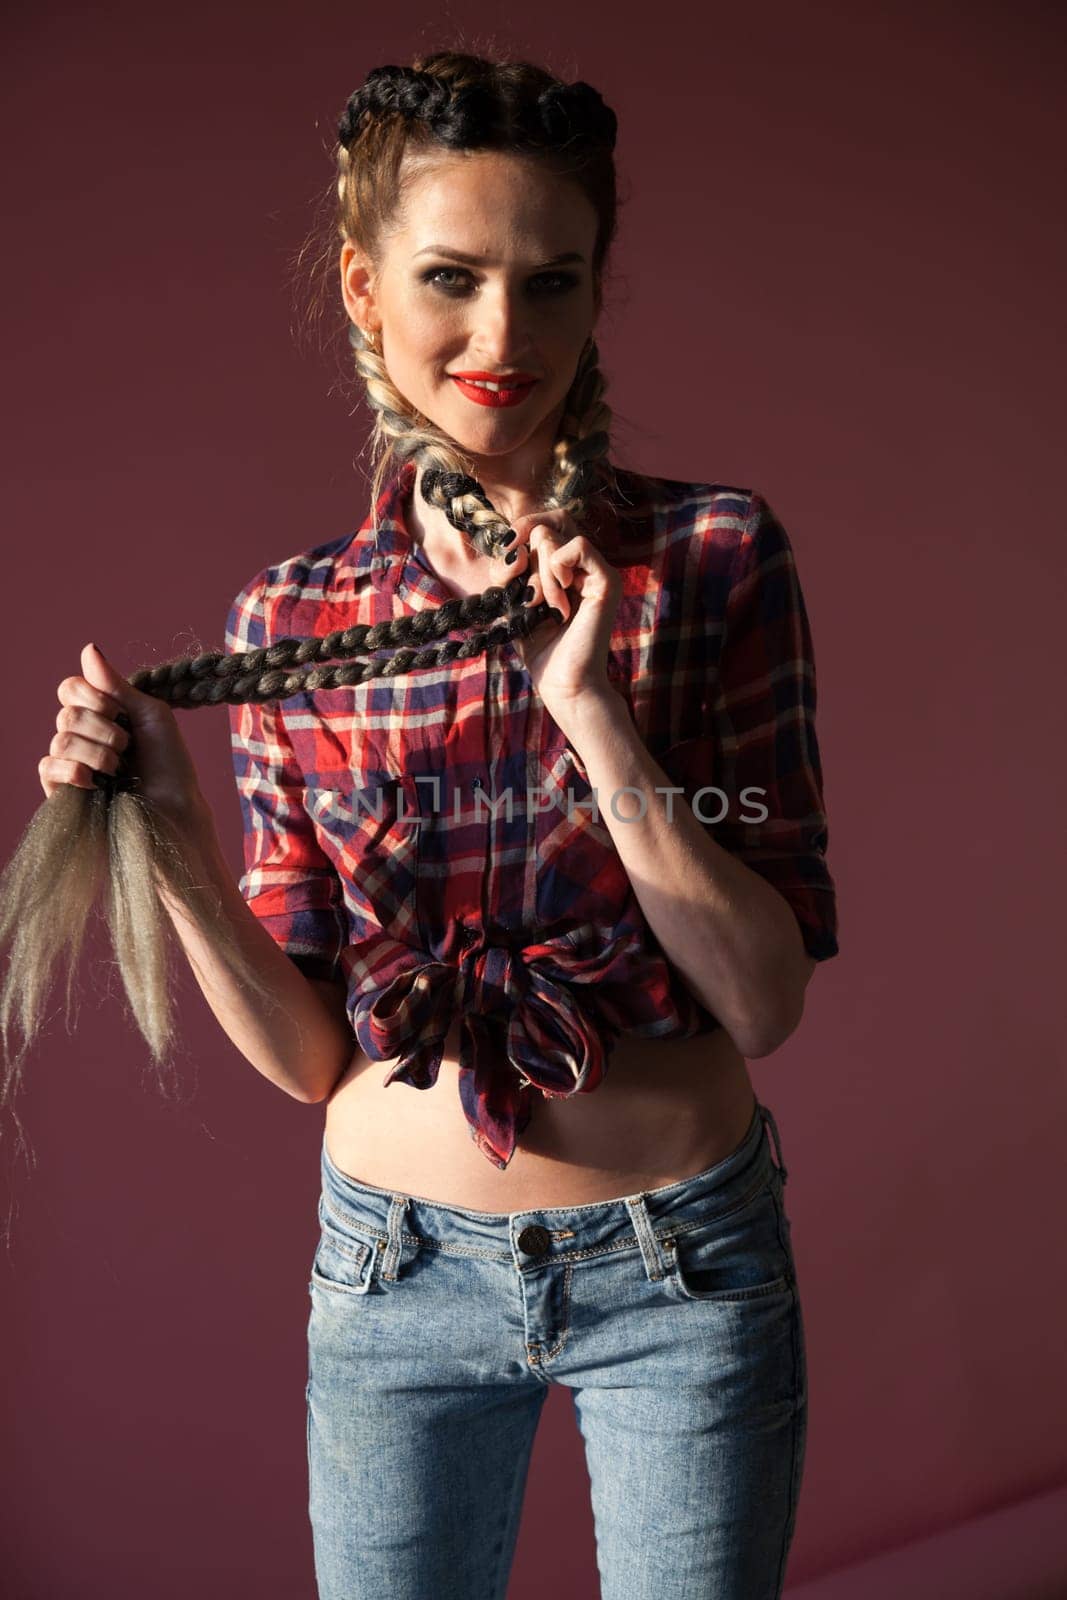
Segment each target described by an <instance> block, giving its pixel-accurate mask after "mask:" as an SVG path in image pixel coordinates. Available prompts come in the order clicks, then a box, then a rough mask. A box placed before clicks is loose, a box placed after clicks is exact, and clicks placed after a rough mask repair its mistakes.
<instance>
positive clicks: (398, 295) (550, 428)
mask: <svg viewBox="0 0 1067 1600" xmlns="http://www.w3.org/2000/svg"><path fill="white" fill-rule="evenodd" d="M596 229H597V217H596V212H595V211H594V209H593V207H592V206H591V204H590V203H589V201H588V200H587V199H586V198H585V196H584V195H583V194H582V192H581V191H580V189H578V188H577V186H576V185H574V184H572V183H570V182H567V181H566V180H564V179H561V178H559V177H557V176H556V175H554V174H552V173H549V172H546V171H545V170H544V169H543V168H541V167H539V166H538V165H537V164H536V162H534V161H529V160H524V159H522V158H520V157H515V156H510V155H502V154H500V153H499V152H497V151H477V152H475V153H473V154H470V155H463V156H459V155H456V156H447V157H445V158H442V160H441V161H440V162H439V163H435V165H434V167H433V168H432V169H431V170H429V171H427V172H425V173H423V174H421V176H419V177H418V178H415V179H414V180H412V182H411V186H410V188H409V190H408V194H407V200H406V204H405V208H404V224H403V227H402V228H401V230H400V231H399V232H397V233H394V234H392V235H391V236H390V237H389V238H388V239H387V240H386V241H385V242H384V244H385V256H384V259H383V262H382V267H381V273H380V277H379V280H378V282H377V283H376V284H374V283H373V282H372V281H371V277H370V273H369V271H368V268H367V265H366V263H365V261H364V260H363V259H362V258H360V257H359V256H358V255H357V253H356V251H355V249H354V247H353V246H352V245H350V244H345V245H344V246H343V248H342V251H341V281H342V293H343V295H344V301H345V307H346V310H347V311H348V314H349V316H350V317H351V319H352V320H353V321H354V322H356V323H358V324H359V325H360V326H361V327H363V328H365V329H377V330H380V334H381V349H382V354H383V357H384V360H385V365H386V368H387V370H388V373H389V376H390V378H391V379H392V381H393V383H394V384H395V386H396V388H397V389H399V391H400V393H401V394H402V395H403V396H404V397H405V399H406V400H408V401H409V403H410V404H411V405H412V406H414V407H416V408H417V409H418V410H419V411H421V412H422V413H423V415H424V416H426V417H428V418H429V419H430V421H431V422H433V423H435V424H436V426H437V427H438V428H440V429H441V430H442V431H443V432H445V433H447V434H448V435H449V437H450V438H452V439H454V440H455V441H456V443H457V444H458V445H459V446H460V448H461V449H462V450H464V451H466V452H467V453H469V454H470V455H471V456H473V457H475V458H476V460H480V461H484V462H485V464H486V469H487V470H486V477H487V478H491V479H492V480H493V481H496V482H500V483H505V482H511V483H526V482H531V481H534V480H535V479H536V478H537V477H538V476H539V475H540V474H541V473H542V472H543V471H544V470H545V467H546V466H547V464H548V461H549V459H550V456H551V451H552V445H553V442H554V441H555V438H556V436H557V433H558V430H559V422H560V418H561V416H562V412H563V401H564V399H565V397H566V394H567V391H568V390H569V389H570V386H571V384H572V383H573V381H574V375H575V371H576V369H577V365H578V360H579V357H580V356H581V353H582V349H583V347H584V345H585V342H586V339H587V338H588V337H589V335H590V333H591V332H592V331H593V327H594V324H595V322H596V314H597V309H598V307H597V304H596V295H595V286H594V283H593V274H592V265H591V263H592V255H593V246H594V243H595V240H596ZM459 254H462V255H464V256H467V257H473V258H476V259H475V260H466V261H461V260H459V259H458V255H459ZM563 256H565V257H567V258H568V259H566V260H559V259H558V258H560V257H563ZM472 372H477V373H486V374H499V375H501V377H503V376H504V375H508V374H514V373H522V374H524V375H526V376H527V377H531V378H534V379H536V381H535V382H534V383H533V384H532V385H530V386H529V387H526V388H524V389H521V390H520V391H519V396H518V398H517V399H516V401H515V403H514V404H507V405H500V404H480V403H479V402H478V400H476V399H474V398H472V397H471V396H470V395H469V394H468V393H466V392H464V390H463V389H462V388H461V387H460V386H459V384H457V382H456V379H455V377H454V376H453V375H454V374H456V373H472ZM481 392H482V393H483V394H484V392H485V391H481Z"/></svg>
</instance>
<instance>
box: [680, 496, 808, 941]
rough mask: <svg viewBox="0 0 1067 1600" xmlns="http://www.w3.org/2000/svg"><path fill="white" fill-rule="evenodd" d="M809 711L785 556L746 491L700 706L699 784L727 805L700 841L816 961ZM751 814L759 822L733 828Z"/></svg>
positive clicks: (787, 549)
mask: <svg viewBox="0 0 1067 1600" xmlns="http://www.w3.org/2000/svg"><path fill="white" fill-rule="evenodd" d="M815 705H816V688H815V654H814V648H813V645H812V638H811V629H810V626H809V622H808V614H807V610H806V607H805V604H804V597H803V594H802V592H801V587H800V580H799V578H798V576H797V568H796V561H795V559H794V556H793V550H792V547H791V545H790V542H789V538H788V536H787V534H786V531H785V529H784V528H783V527H782V524H781V523H780V522H779V520H778V518H777V517H776V516H775V514H774V512H773V511H772V509H771V507H770V505H769V504H768V503H767V501H766V500H765V499H764V498H763V497H762V496H761V495H759V494H755V493H754V494H753V495H752V497H751V500H750V504H749V508H748V512H747V514H746V516H745V522H744V527H743V530H742V535H741V539H740V542H739V545H738V549H737V552H736V556H735V560H734V566H733V572H732V576H731V584H730V590H729V596H728V600H727V605H726V613H725V620H724V628H723V637H722V643H721V647H720V655H719V672H718V680H717V685H716V687H715V689H714V692H713V693H712V695H711V696H710V697H709V702H708V712H709V717H710V731H711V735H712V745H713V750H712V751H711V752H710V754H711V756H712V765H713V767H714V771H715V776H714V777H709V779H708V781H709V782H710V783H713V784H714V785H715V786H716V787H717V788H718V789H719V790H721V791H722V793H723V795H724V796H725V798H726V800H727V801H728V809H727V810H726V813H725V815H724V817H723V819H722V820H721V821H719V822H717V823H715V824H714V825H713V827H712V829H711V831H712V834H713V836H714V838H715V839H716V841H717V842H718V843H719V844H721V845H722V846H723V848H724V849H727V850H729V851H730V852H731V854H733V855H736V856H737V857H738V858H739V859H740V860H742V861H743V862H744V863H745V865H746V866H748V867H751V869H752V870H753V871H754V872H758V873H759V874H760V875H761V877H763V878H765V879H766V880H767V882H768V883H770V884H772V885H773V886H774V888H776V889H777V890H778V892H779V893H780V894H781V895H783V896H784V898H785V899H786V900H787V901H788V902H789V904H790V906H792V908H793V911H794V913H795V915H796V918H797V921H798V923H799V925H800V930H801V933H802V936H803V939H804V946H805V948H806V950H807V952H808V954H809V955H810V956H812V957H813V958H814V959H815V960H816V961H825V960H828V959H829V958H830V957H831V956H834V955H836V954H837V953H838V943H837V896H836V890H835V885H834V880H833V878H832V876H831V874H830V871H829V868H828V866H827V864H826V851H827V846H828V844H829V827H828V823H827V817H826V809H825V804H824V799H823V774H822V764H821V761H820V756H819V744H818V740H817V738H816V734H815ZM746 790H748V791H751V792H750V793H749V794H748V795H746ZM722 804H723V801H722V800H719V798H718V796H714V797H705V799H704V800H703V801H702V802H701V805H702V809H704V808H706V812H705V814H707V812H710V813H711V814H712V815H714V814H715V812H716V811H717V810H718V809H720V808H721V806H722ZM760 807H765V808H766V812H767V815H766V818H765V820H762V821H760V820H744V819H747V818H754V817H757V816H758V815H759V814H760V810H759V808H760Z"/></svg>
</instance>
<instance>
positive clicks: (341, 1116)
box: [326, 1015, 755, 1212]
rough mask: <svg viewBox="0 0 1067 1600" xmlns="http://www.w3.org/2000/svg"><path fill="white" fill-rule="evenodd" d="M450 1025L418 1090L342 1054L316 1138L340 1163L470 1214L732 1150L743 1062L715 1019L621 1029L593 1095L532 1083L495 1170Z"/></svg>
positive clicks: (529, 1203)
mask: <svg viewBox="0 0 1067 1600" xmlns="http://www.w3.org/2000/svg"><path fill="white" fill-rule="evenodd" d="M460 1021H461V1019H460V1017H459V1016H458V1015H457V1016H456V1018H455V1019H454V1021H453V1024H452V1027H451V1028H450V1030H449V1033H448V1037H447V1038H446V1040H445V1048H444V1055H443V1058H442V1061H441V1067H440V1071H439V1072H438V1075H437V1082H436V1083H435V1084H434V1085H433V1087H432V1088H430V1089H415V1088H412V1087H411V1085H410V1084H406V1083H403V1082H395V1083H391V1084H389V1085H386V1084H385V1082H384V1079H385V1077H386V1075H387V1074H388V1072H389V1068H390V1067H391V1066H393V1065H394V1062H395V1058H394V1061H389V1062H386V1061H371V1060H370V1059H369V1058H368V1057H367V1056H366V1055H364V1054H363V1052H362V1051H358V1052H357V1054H356V1055H355V1056H354V1057H353V1059H352V1062H351V1064H350V1065H349V1067H348V1069H347V1071H346V1072H345V1073H344V1075H343V1077H342V1078H341V1079H340V1080H339V1081H338V1083H337V1086H336V1087H335V1089H334V1090H333V1092H332V1094H331V1095H330V1097H329V1099H328V1101H327V1102H326V1148H327V1150H328V1151H329V1155H330V1159H331V1161H332V1162H333V1163H334V1165H335V1166H336V1167H339V1168H340V1170H341V1171H342V1172H345V1173H347V1174H348V1175H349V1176H350V1177H352V1178H355V1179H356V1181H357V1182H360V1183H369V1184H373V1185H374V1187H375V1188H379V1189H389V1190H391V1191H393V1192H394V1193H402V1194H407V1195H412V1196H414V1197H416V1198H421V1199H423V1200H436V1201H438V1202H439V1203H440V1204H442V1205H453V1206H461V1207H463V1208H464V1209H465V1210H468V1211H494V1212H503V1211H520V1210H527V1209H541V1208H545V1207H549V1206H568V1205H587V1204H592V1203H595V1202H597V1201H603V1200H616V1199H619V1198H621V1197H622V1196H624V1195H631V1194H637V1193H638V1192H640V1191H641V1190H645V1189H656V1188H661V1187H662V1186H663V1185H664V1184H668V1183H677V1182H679V1181H680V1180H681V1179H683V1178H688V1177H692V1176H693V1175H694V1174H696V1173H698V1172H703V1171H704V1170H705V1168H707V1167H710V1166H714V1165H715V1163H716V1162H719V1161H722V1160H724V1159H725V1157H726V1156H728V1155H730V1154H731V1153H732V1152H733V1151H734V1150H736V1149H737V1147H738V1145H739V1144H740V1143H741V1142H742V1140H743V1139H744V1137H745V1134H746V1132H747V1131H748V1128H749V1125H750V1123H751V1121H752V1113H753V1111H754V1109H755V1096H754V1092H753V1088H752V1081H751V1079H750V1077H749V1073H748V1064H747V1062H746V1061H745V1058H744V1057H743V1056H742V1055H741V1054H740V1052H739V1051H738V1049H737V1047H736V1045H735V1044H734V1043H733V1041H732V1039H731V1038H730V1036H729V1034H727V1032H726V1031H725V1029H722V1028H720V1029H717V1030H716V1031H715V1032H714V1033H710V1034H705V1035H704V1036H703V1037H700V1038H696V1039H677V1040H662V1039H655V1040H649V1039H639V1038H637V1037H635V1036H632V1035H624V1036H623V1037H622V1038H620V1039H619V1040H618V1041H617V1042H616V1044H615V1046H614V1049H613V1050H612V1053H611V1056H610V1060H609V1065H608V1070H607V1072H606V1073H605V1075H604V1079H603V1082H602V1083H600V1084H599V1085H598V1086H597V1088H596V1089H594V1090H593V1091H592V1092H591V1093H589V1094H576V1095H572V1096H570V1097H569V1098H567V1099H545V1098H544V1097H543V1096H542V1095H541V1094H540V1093H538V1092H536V1091H535V1093H534V1109H533V1116H532V1117H531V1119H530V1123H529V1126H528V1127H527V1128H526V1130H525V1132H524V1133H523V1134H521V1135H520V1140H519V1144H518V1145H517V1147H516V1149H515V1152H514V1154H513V1155H512V1158H511V1161H510V1163H509V1164H508V1166H507V1168H506V1169H504V1170H503V1171H501V1169H500V1168H499V1167H496V1166H494V1165H493V1163H492V1162H491V1161H490V1160H489V1159H488V1158H487V1157H486V1156H485V1155H483V1153H482V1152H481V1151H480V1150H479V1149H478V1147H477V1145H475V1143H474V1141H473V1140H472V1139H471V1136H470V1132H469V1128H468V1124H467V1119H466V1117H465V1116H464V1114H463V1108H462V1106H461V1104H460V1099H459V1031H460ZM510 1070H513V1069H510Z"/></svg>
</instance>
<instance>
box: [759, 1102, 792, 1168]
mask: <svg viewBox="0 0 1067 1600" xmlns="http://www.w3.org/2000/svg"><path fill="white" fill-rule="evenodd" d="M760 1115H761V1116H762V1117H763V1120H764V1121H765V1122H766V1124H767V1126H768V1128H770V1130H771V1136H772V1138H773V1139H774V1150H775V1156H776V1159H777V1162H778V1170H779V1172H780V1173H781V1175H782V1182H783V1184H784V1183H785V1182H786V1181H787V1179H788V1177H789V1169H788V1168H787V1167H786V1164H785V1162H784V1161H783V1160H782V1141H781V1139H780V1138H779V1135H778V1124H777V1122H775V1120H774V1112H773V1111H772V1110H771V1108H770V1106H765V1105H764V1104H763V1103H762V1101H761V1102H760Z"/></svg>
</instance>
